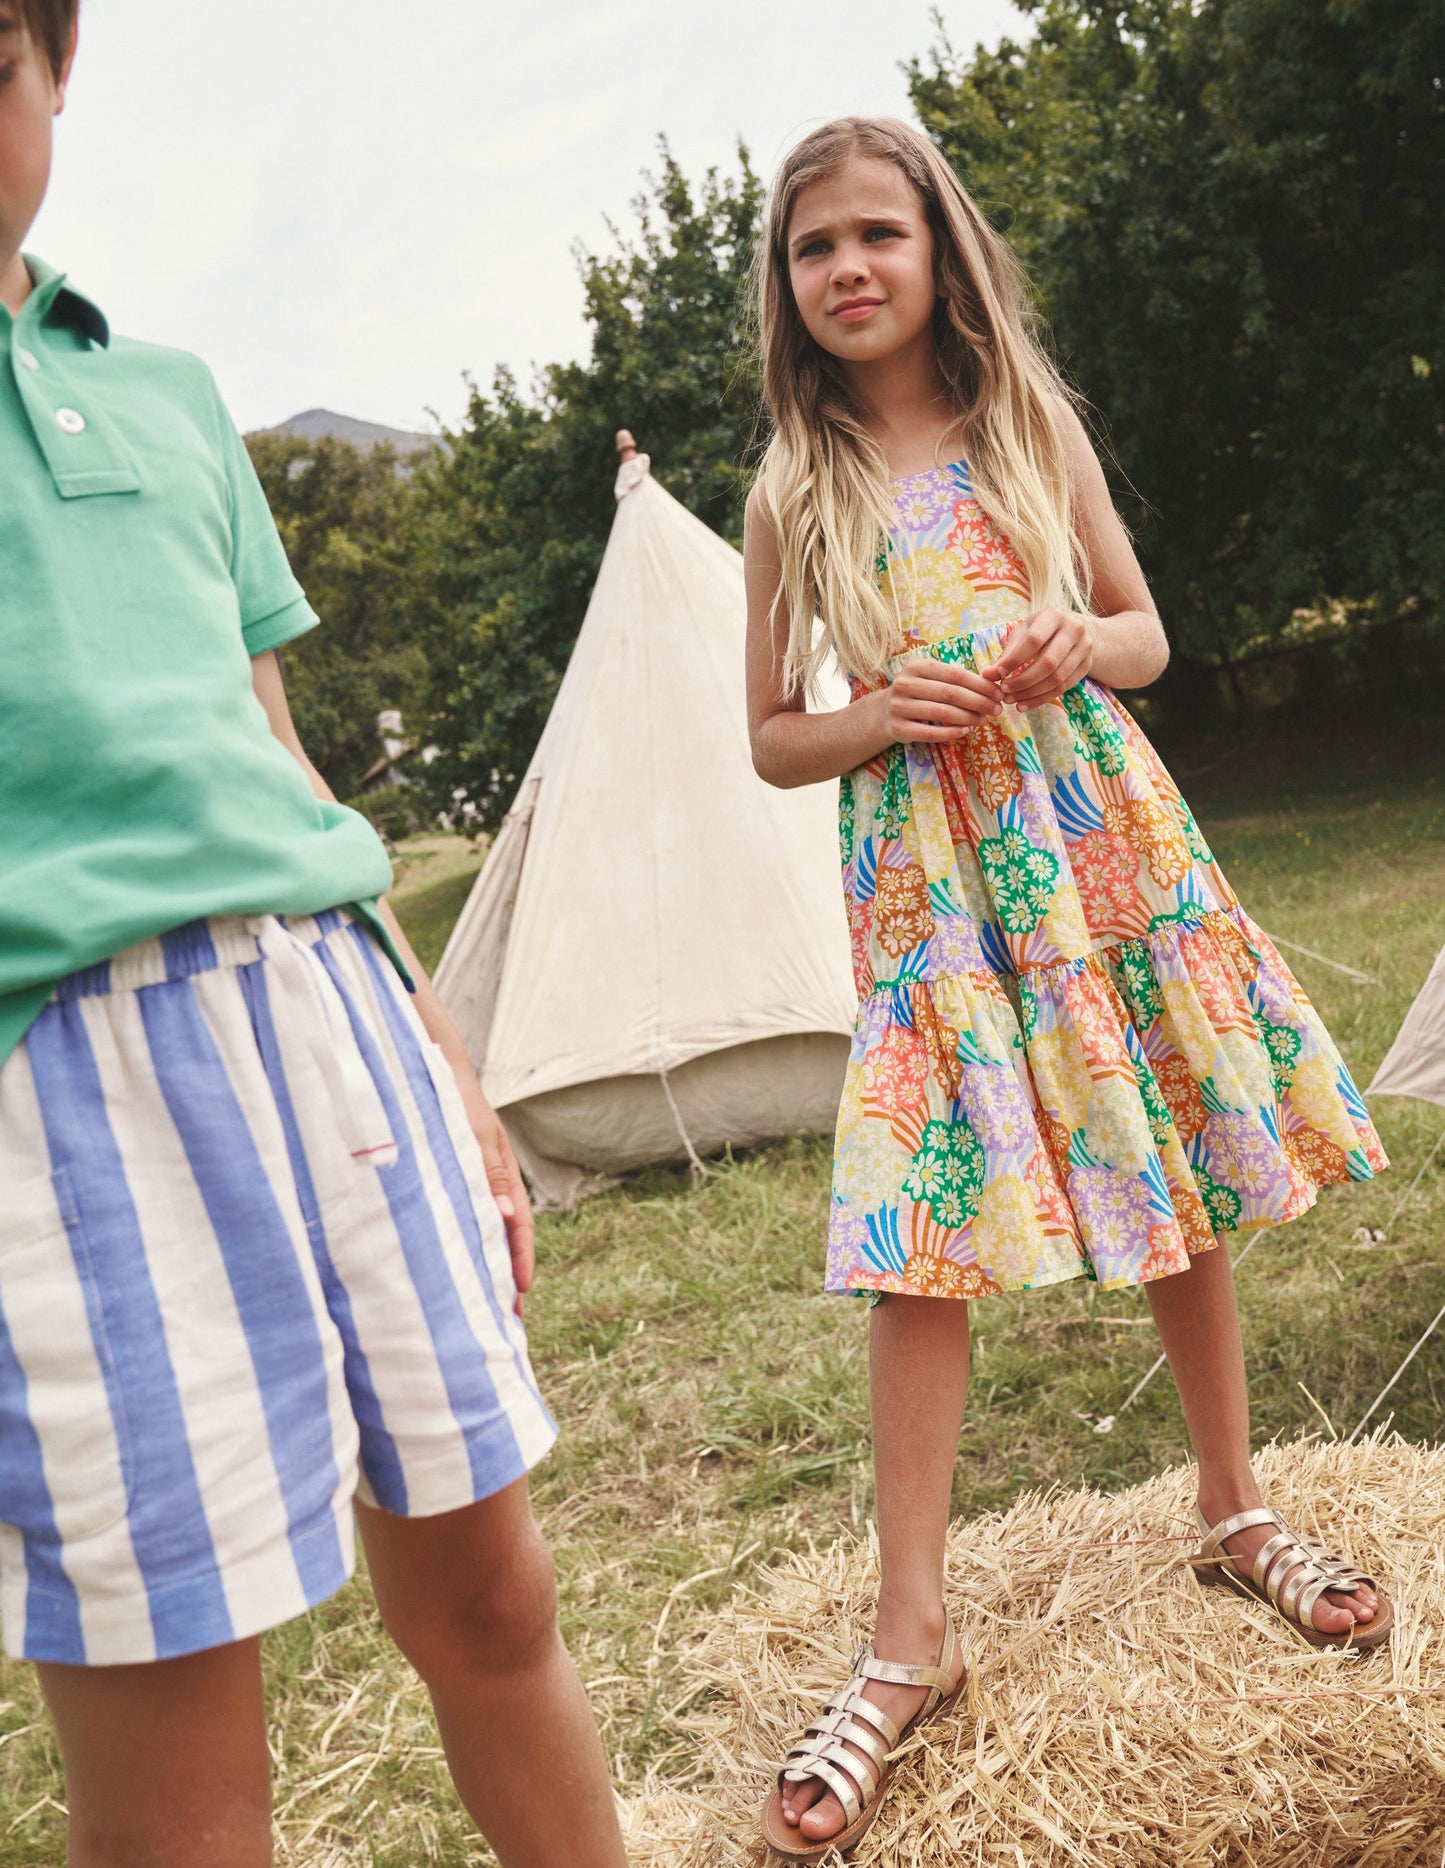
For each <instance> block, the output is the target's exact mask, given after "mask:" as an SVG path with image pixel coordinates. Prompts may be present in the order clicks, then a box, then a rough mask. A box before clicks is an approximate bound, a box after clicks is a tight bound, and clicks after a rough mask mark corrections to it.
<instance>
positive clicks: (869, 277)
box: [788, 156, 938, 364]
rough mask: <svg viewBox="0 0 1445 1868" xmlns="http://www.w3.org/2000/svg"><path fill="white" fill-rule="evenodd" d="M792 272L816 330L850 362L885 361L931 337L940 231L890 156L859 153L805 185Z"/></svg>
mask: <svg viewBox="0 0 1445 1868" xmlns="http://www.w3.org/2000/svg"><path fill="white" fill-rule="evenodd" d="M788 278H789V280H790V281H791V283H792V287H793V298H794V301H795V303H796V304H797V307H798V314H799V316H800V317H801V318H802V320H803V323H804V325H805V326H806V327H807V330H808V334H809V335H810V336H811V337H812V338H813V339H814V340H815V341H816V342H817V343H819V344H821V345H822V347H823V349H824V350H826V351H828V352H829V353H830V354H831V355H833V356H835V357H837V358H839V359H840V360H841V361H843V362H845V363H854V364H869V363H879V362H881V361H883V359H885V358H887V357H891V356H893V355H895V354H896V353H897V352H899V351H901V350H906V349H907V348H908V347H909V346H910V345H913V344H916V343H918V342H919V341H920V339H924V338H926V339H927V341H928V342H930V343H931V342H932V320H933V307H934V305H935V303H936V302H937V298H938V288H937V286H936V285H935V283H934V277H933V234H932V231H931V230H930V228H929V225H928V218H927V216H926V215H925V213H924V210H923V203H922V201H921V200H920V199H919V197H918V193H917V191H916V189H915V188H914V187H913V184H912V183H911V182H910V181H909V180H908V178H907V177H906V176H905V175H904V173H903V171H902V170H901V169H900V168H898V167H897V166H896V165H895V164H894V163H892V162H886V161H884V160H882V159H881V158H880V157H877V156H853V157H851V158H850V159H849V160H848V161H847V162H845V163H844V164H843V166H842V167H841V168H840V169H836V170H835V171H834V172H833V174H832V175H829V176H825V177H824V179H823V180H822V181H817V182H811V183H809V185H808V186H807V187H806V188H804V189H803V190H802V191H801V192H800V194H799V195H798V199H797V201H796V202H795V203H794V205H793V214H792V219H791V220H790V222H789V224H788Z"/></svg>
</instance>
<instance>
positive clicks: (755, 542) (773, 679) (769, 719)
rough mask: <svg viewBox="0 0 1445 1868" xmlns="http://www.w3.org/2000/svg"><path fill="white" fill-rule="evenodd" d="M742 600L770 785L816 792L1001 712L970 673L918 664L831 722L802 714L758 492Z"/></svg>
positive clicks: (769, 524)
mask: <svg viewBox="0 0 1445 1868" xmlns="http://www.w3.org/2000/svg"><path fill="white" fill-rule="evenodd" d="M743 574H744V582H745V584H746V586H747V600H748V644H747V682H748V736H749V739H750V741H751V743H752V752H753V767H754V769H755V770H756V772H757V774H758V777H759V778H761V779H764V780H766V782H767V783H768V784H770V785H778V786H781V787H783V788H784V789H787V788H789V787H791V786H793V785H814V784H817V783H818V782H819V781H820V780H822V779H825V778H838V777H839V776H841V774H842V773H844V772H851V771H853V770H854V769H855V767H857V766H860V765H863V764H866V762H867V761H868V760H869V759H871V758H873V757H874V756H875V755H876V754H878V753H880V752H882V751H883V750H884V749H885V747H888V746H892V745H895V744H896V743H897V742H899V741H900V740H931V741H939V740H953V739H962V737H963V735H964V734H965V733H966V732H967V731H968V729H969V727H971V726H976V725H977V724H978V722H979V721H980V720H983V719H986V718H987V717H988V715H989V714H994V713H997V712H998V711H999V709H1000V706H1001V704H1002V703H1001V702H1000V699H999V690H998V688H997V687H996V685H995V684H994V683H993V682H991V681H985V680H984V679H983V678H982V676H980V675H976V674H974V673H973V671H972V670H971V669H965V668H955V667H950V666H946V665H945V664H944V663H942V662H935V661H929V660H920V661H918V662H914V663H910V664H908V666H906V667H905V668H903V669H900V671H899V672H898V674H897V675H895V677H894V679H893V682H892V685H891V686H889V687H886V688H880V689H879V690H878V692H877V693H874V694H866V695H864V697H863V698H862V699H861V700H857V701H854V702H853V703H852V705H851V706H848V707H840V708H838V709H837V710H836V711H835V712H833V713H808V712H807V711H806V703H805V701H804V699H803V697H802V696H801V695H798V696H796V697H794V698H792V699H789V698H788V697H787V696H786V695H785V694H784V691H783V659H784V654H785V651H786V649H787V645H788V610H787V604H786V602H785V600H784V599H783V596H782V562H781V559H780V558H779V555H778V541H777V534H776V532H775V531H774V529H773V521H772V516H771V514H770V513H769V512H768V509H767V504H766V501H765V499H764V497H763V493H762V490H761V488H760V487H754V488H753V491H752V492H751V494H749V496H748V504H747V513H746V516H745V520H744V529H743Z"/></svg>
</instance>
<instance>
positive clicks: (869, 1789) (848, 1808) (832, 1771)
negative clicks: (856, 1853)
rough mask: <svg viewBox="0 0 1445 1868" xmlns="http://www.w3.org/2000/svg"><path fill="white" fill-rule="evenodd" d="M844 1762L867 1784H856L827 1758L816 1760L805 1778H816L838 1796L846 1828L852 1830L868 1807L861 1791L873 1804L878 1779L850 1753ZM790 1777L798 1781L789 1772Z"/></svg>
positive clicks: (845, 1754) (845, 1753)
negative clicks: (862, 1799)
mask: <svg viewBox="0 0 1445 1868" xmlns="http://www.w3.org/2000/svg"><path fill="white" fill-rule="evenodd" d="M843 1760H844V1763H845V1764H846V1765H851V1766H852V1767H853V1769H854V1770H856V1771H857V1773H858V1778H859V1779H860V1780H861V1779H863V1778H867V1780H868V1781H867V1783H866V1784H864V1783H863V1782H861V1781H858V1782H855V1781H854V1779H853V1777H852V1776H851V1775H850V1774H849V1773H848V1772H847V1771H846V1770H842V1771H840V1770H838V1769H837V1767H836V1766H835V1765H834V1764H832V1763H831V1762H830V1761H829V1760H828V1759H827V1758H814V1759H813V1761H812V1768H811V1769H810V1770H808V1771H807V1772H805V1773H804V1776H805V1778H807V1777H816V1778H817V1780H818V1782H819V1783H820V1784H826V1785H827V1786H828V1788H829V1789H830V1790H831V1791H832V1792H833V1794H834V1796H836V1797H837V1799H838V1801H839V1802H840V1803H841V1804H842V1805H843V1815H844V1817H845V1819H846V1821H845V1827H846V1828H849V1829H851V1828H852V1827H853V1825H854V1823H856V1822H857V1820H858V1818H859V1817H860V1816H861V1815H862V1814H863V1811H864V1810H865V1808H866V1807H867V1804H865V1803H863V1802H861V1801H860V1800H859V1795H858V1793H859V1791H860V1790H861V1791H862V1793H863V1795H864V1797H866V1798H867V1800H868V1803H872V1801H873V1799H874V1797H876V1796H877V1794H878V1779H877V1778H876V1777H873V1776H872V1775H871V1774H870V1773H869V1772H868V1771H867V1770H865V1769H864V1767H863V1765H862V1764H861V1763H859V1761H858V1759H857V1758H855V1757H853V1756H852V1755H851V1754H850V1753H849V1752H846V1751H845V1752H844V1753H843ZM788 1776H789V1778H790V1779H792V1781H794V1782H797V1781H798V1779H797V1777H796V1775H795V1774H794V1773H793V1772H791V1771H790V1772H788Z"/></svg>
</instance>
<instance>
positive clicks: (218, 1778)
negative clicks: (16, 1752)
mask: <svg viewBox="0 0 1445 1868" xmlns="http://www.w3.org/2000/svg"><path fill="white" fill-rule="evenodd" d="M39 1674H40V1684H41V1688H42V1690H43V1692H44V1694H45V1698H46V1702H47V1703H48V1705H49V1707H50V1711H51V1715H52V1717H53V1718H54V1720H55V1726H56V1730H57V1732H58V1733H59V1735H60V1752H61V1757H62V1759H63V1761H64V1765H65V1790H66V1803H67V1805H68V1808H69V1811H70V1850H69V1856H68V1860H69V1863H70V1868H142V1865H143V1868H268V1864H269V1863H270V1861H271V1759H270V1756H269V1754H268V1752H267V1749H266V1712H265V1705H264V1702H263V1700H262V1696H261V1665H260V1658H259V1654H258V1644H257V1643H256V1642H255V1641H254V1640H253V1641H236V1642H233V1643H231V1644H230V1645H229V1646H227V1647H217V1648H208V1649H207V1650H206V1652H205V1653H202V1654H188V1655H186V1656H185V1657H184V1658H183V1659H180V1660H158V1661H148V1662H145V1663H142V1664H140V1665H137V1666H130V1667H61V1666H54V1665H46V1666H42V1667H40V1668H39Z"/></svg>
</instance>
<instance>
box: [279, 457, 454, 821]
mask: <svg viewBox="0 0 1445 1868" xmlns="http://www.w3.org/2000/svg"><path fill="white" fill-rule="evenodd" d="M246 446H247V449H248V450H249V452H250V455H251V459H252V462H253V463H254V465H255V468H256V472H257V475H258V476H259V478H260V481H261V485H262V488H263V489H264V491H265V494H266V498H267V500H268V501H269V503H270V507H271V511H272V513H273V514H274V515H275V519H276V524H277V527H278V529H279V531H280V533H281V541H282V543H283V544H284V545H285V547H286V555H287V557H288V558H289V559H290V561H291V568H292V570H293V571H295V573H296V575H297V577H298V578H299V579H300V582H301V586H302V588H303V589H304V590H305V592H306V595H307V597H308V598H309V599H310V601H311V604H312V606H313V608H314V609H315V610H316V612H317V613H318V615H319V616H320V618H321V622H322V627H321V628H320V629H316V630H313V631H312V632H311V633H310V634H309V635H306V636H302V637H301V638H300V639H299V640H298V641H296V642H294V643H293V644H292V645H291V646H290V647H289V648H287V649H286V650H285V652H284V659H285V666H286V684H287V692H288V695H289V698H290V702H291V711H292V714H293V716H294V718H295V721H296V726H297V730H298V731H299V733H300V735H301V740H302V743H303V745H304V746H305V747H306V749H307V751H308V753H309V754H310V755H311V758H312V760H313V761H314V763H315V765H316V768H317V770H318V771H319V772H320V773H321V775H322V777H323V778H324V779H325V780H326V782H327V783H328V784H329V785H330V786H331V788H332V790H333V791H335V793H336V794H337V796H338V797H340V798H350V797H352V796H354V795H355V794H356V793H357V792H358V791H360V789H361V780H362V775H363V774H364V773H365V772H366V770H367V768H368V767H369V766H371V765H372V764H373V763H374V761H375V760H376V758H377V757H378V755H379V753H380V751H381V744H380V740H379V738H378V736H377V731H376V716H377V715H378V714H379V713H380V712H382V711H383V710H384V709H386V708H392V707H396V708H400V709H401V711H402V716H403V720H404V721H405V722H406V724H407V725H408V727H410V726H411V725H412V724H413V723H412V720H411V719H410V715H411V714H412V711H413V709H412V702H413V698H414V697H415V696H416V695H417V693H418V692H419V690H420V687H421V682H422V676H423V660H422V649H421V645H420V643H419V641H418V640H417V638H416V636H415V633H414V632H413V631H412V630H411V629H410V628H409V621H408V616H407V612H406V607H405V603H404V594H405V589H406V582H407V572H408V563H409V559H410V556H411V552H412V549H413V539H412V524H411V509H412V507H413V505H414V503H415V500H414V494H413V482H412V479H411V477H410V473H409V471H408V469H409V468H410V467H411V465H412V464H413V463H414V462H415V460H416V458H417V457H416V456H411V457H410V459H409V461H408V462H402V461H400V460H398V457H397V456H396V454H395V453H394V452H393V451H392V450H391V449H390V448H386V447H378V448H373V449H371V450H370V451H368V452H366V453H362V452H361V451H360V450H358V449H357V448H354V447H352V446H351V445H350V444H349V443H347V442H345V441H338V440H334V439H331V438H325V439H322V440H318V441H304V440H298V439H294V438H292V437H291V436H288V435H251V436H249V437H248V438H247V442H246Z"/></svg>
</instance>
